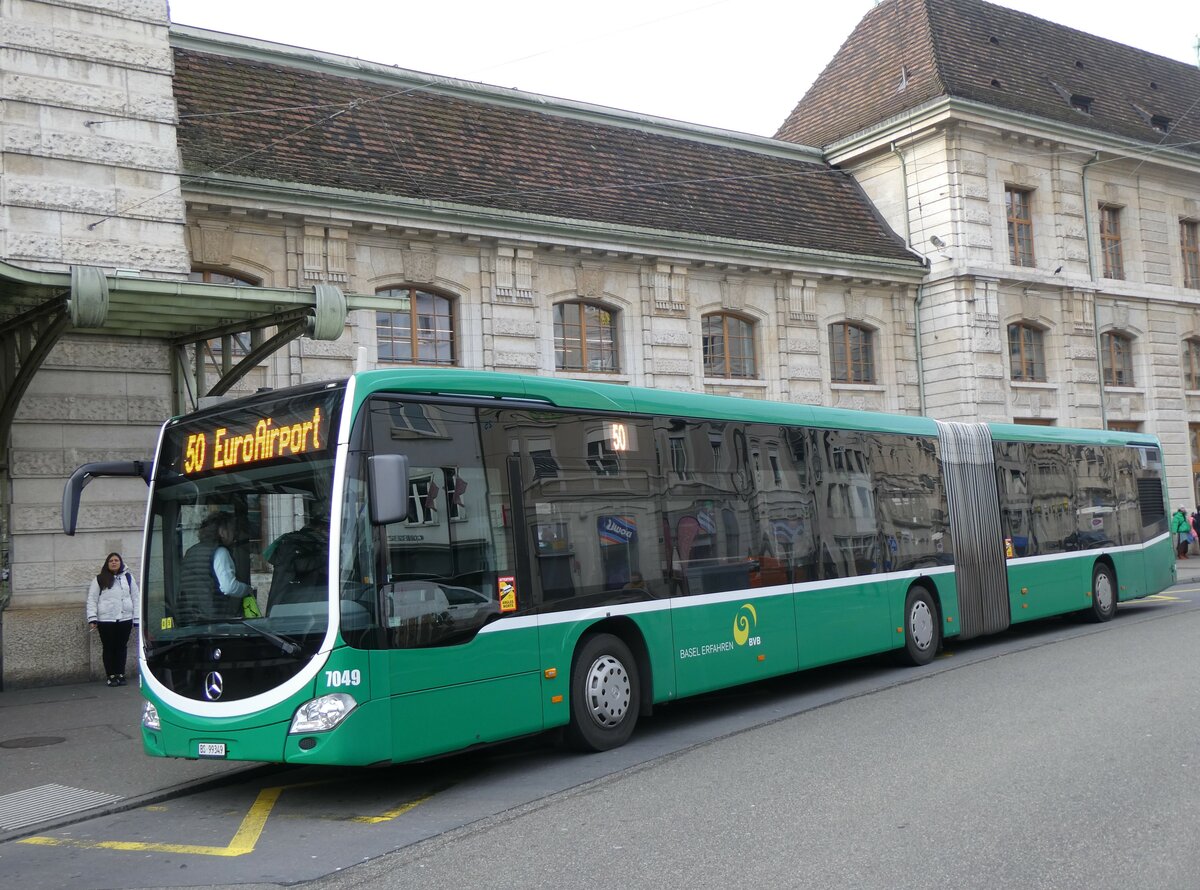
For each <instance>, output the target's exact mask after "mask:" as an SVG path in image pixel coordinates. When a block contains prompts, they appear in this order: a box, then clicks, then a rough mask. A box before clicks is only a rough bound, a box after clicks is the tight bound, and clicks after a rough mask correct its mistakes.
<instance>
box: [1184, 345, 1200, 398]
mask: <svg viewBox="0 0 1200 890" xmlns="http://www.w3.org/2000/svg"><path fill="white" fill-rule="evenodd" d="M1183 386H1184V389H1200V340H1184V341H1183Z"/></svg>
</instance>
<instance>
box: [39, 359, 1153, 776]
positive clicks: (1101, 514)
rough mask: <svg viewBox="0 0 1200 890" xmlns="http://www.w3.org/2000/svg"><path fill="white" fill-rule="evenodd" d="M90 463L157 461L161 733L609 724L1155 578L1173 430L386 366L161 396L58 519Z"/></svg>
mask: <svg viewBox="0 0 1200 890" xmlns="http://www.w3.org/2000/svg"><path fill="white" fill-rule="evenodd" d="M98 475H142V476H143V477H144V478H146V480H147V481H148V483H149V485H150V494H149V502H148V510H147V520H146V530H145V547H144V551H143V553H142V579H141V587H142V592H143V598H144V599H143V602H142V604H141V631H140V658H141V684H142V692H143V694H144V696H145V706H144V713H143V717H142V733H143V739H144V742H145V749H146V751H147V752H148V753H149V754H152V755H156V756H163V757H186V758H196V757H218V758H229V759H234V760H251V761H276V762H290V763H320V764H343V765H368V764H380V763H390V762H401V761H410V760H416V759H421V758H427V757H432V756H435V755H439V754H443V753H446V752H452V751H457V750H461V749H466V748H470V747H472V746H477V745H485V744H490V743H494V742H498V741H500V740H503V739H511V738H514V737H517V736H522V735H527V734H533V733H540V732H543V731H545V730H550V729H555V728H562V729H563V730H564V731H565V738H566V740H567V741H568V742H569V743H571V744H572V745H574V746H576V747H579V748H582V749H586V750H604V749H608V748H612V747H614V746H617V745H620V744H622V743H623V742H625V741H626V740H627V739H628V738H629V737H630V734H631V733H632V732H633V729H634V724H635V723H636V722H637V720H638V718H639V716H642V715H645V714H648V713H650V711H651V709H652V707H654V706H655V705H662V704H665V703H668V702H671V701H674V700H675V699H678V698H682V697H684V696H690V695H695V694H697V693H703V692H706V691H709V690H714V689H718V688H721V687H727V686H733V685H736V684H740V683H747V682H751V681H754V680H759V679H762V678H764V677H769V676H774V675H778V674H784V673H788V672H792V671H799V670H804V669H806V668H811V667H814V666H817V665H824V664H829V663H832V662H837V661H843V660H846V659H852V658H858V657H861V656H865V655H870V654H873V653H881V652H887V651H889V650H890V651H894V652H895V653H896V655H897V656H898V657H899V658H900V659H901V660H903V661H907V662H908V663H911V664H917V665H921V664H925V663H927V662H929V661H930V660H931V659H932V658H933V657H934V656H935V654H936V653H937V652H938V649H939V646H940V645H941V642H942V640H943V639H944V638H946V637H958V638H960V639H967V638H970V637H974V636H978V635H982V634H989V633H995V632H999V631H1002V630H1004V629H1005V628H1007V627H1009V625H1010V624H1013V623H1016V622H1021V621H1027V620H1030V619H1034V618H1042V617H1045V616H1048V615H1057V614H1063V613H1072V612H1077V613H1080V614H1082V615H1084V616H1087V617H1089V618H1091V619H1093V620H1096V621H1107V620H1108V619H1110V618H1112V616H1113V615H1114V614H1115V612H1116V609H1117V604H1118V602H1120V601H1123V600H1130V599H1134V598H1137V597H1144V596H1146V595H1148V594H1151V593H1154V592H1156V591H1159V590H1162V589H1164V588H1165V587H1167V586H1169V585H1170V584H1172V583H1173V582H1174V580H1175V561H1174V554H1173V550H1172V546H1171V542H1170V537H1169V534H1168V530H1167V514H1168V510H1167V507H1166V504H1167V500H1166V487H1165V483H1164V478H1163V466H1162V457H1161V449H1160V447H1159V444H1158V443H1157V442H1156V441H1154V440H1153V438H1152V437H1148V436H1142V435H1135V434H1127V433H1118V432H1107V431H1096V430H1073V429H1055V428H1043V427H1028V426H1010V425H995V424H944V423H938V422H936V421H933V420H929V419H927V418H922V417H909V416H888V415H883V414H872V413H862V412H854V411H845V410H836V409H824V408H818V407H809V406H802V405H791V404H787V405H784V404H776V403H772V402H766V401H754V400H744V399H734V398H726V397H719V396H709V395H702V394H691V393H677V392H662V391H656V390H648V389H636V388H633V387H627V386H619V385H608V384H594V383H584V382H577V381H571V380H560V379H548V378H540V377H524V376H512V375H504V374H497V373H487V372H473V371H456V370H446V369H440V370H434V369H429V370H421V369H408V370H384V371H372V372H366V373H361V374H356V375H354V376H353V377H351V378H349V379H348V380H342V381H339V382H334V383H328V384H322V385H311V386H302V387H297V388H294V389H289V390H282V391H270V392H263V393H259V394H257V395H254V396H252V397H249V398H244V399H241V400H238V401H233V402H228V403H226V404H223V405H221V406H219V407H214V408H210V409H206V410H201V411H197V412H195V413H193V414H189V415H187V416H185V417H179V418H176V419H173V420H171V421H169V422H167V423H166V424H165V425H164V427H163V429H162V434H161V438H160V441H159V444H158V452H157V455H156V456H155V458H154V461H153V463H152V464H149V463H145V464H143V463H115V464H114V463H108V464H97V465H89V466H85V467H81V468H80V469H79V470H78V471H77V472H76V475H75V477H73V479H72V481H71V482H70V483H69V484H68V486H67V490H66V492H65V493H64V499H63V500H64V525H65V526H66V527H67V528H68V531H73V530H74V524H75V517H76V515H77V511H78V503H79V496H80V491H81V489H82V487H83V485H84V484H86V482H87V481H88V480H89V479H90V478H93V477H95V476H98ZM221 525H223V526H224V530H223V531H222V532H221V534H220V535H219V536H214V534H212V533H208V534H206V531H205V530H206V529H210V528H214V527H216V526H221ZM219 551H224V553H223V555H221V554H220V553H219ZM221 562H223V563H224V568H223V570H222V568H221V566H220V565H218V564H219V563H221ZM214 566H216V569H215V570H214V568H213V567H214ZM222 574H223V575H224V578H222V577H221V576H222ZM232 576H236V577H232ZM234 580H236V581H237V582H239V584H233V583H232V581H234ZM251 589H252V591H253V592H251ZM239 591H240V592H239ZM231 594H232V595H231ZM246 596H249V597H251V599H246V598H245V597H246Z"/></svg>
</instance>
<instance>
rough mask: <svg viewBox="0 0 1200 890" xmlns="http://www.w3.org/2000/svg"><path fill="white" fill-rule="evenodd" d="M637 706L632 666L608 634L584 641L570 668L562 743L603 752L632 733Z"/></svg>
mask: <svg viewBox="0 0 1200 890" xmlns="http://www.w3.org/2000/svg"><path fill="white" fill-rule="evenodd" d="M640 706H641V687H640V685H639V682H638V667H637V662H636V661H635V660H634V658H633V653H632V652H630V651H629V647H628V646H626V645H625V643H624V642H622V641H621V639H620V638H618V637H615V636H613V635H612V634H596V635H595V636H591V637H587V638H586V639H585V640H584V641H583V643H582V644H581V645H580V647H579V649H578V651H577V652H576V654H575V661H574V663H573V664H572V666H571V720H570V722H569V723H568V724H567V733H566V738H567V743H568V744H569V745H570V746H571V747H572V748H575V749H576V750H579V751H607V750H609V749H610V748H616V747H619V746H620V745H623V744H625V742H627V741H628V740H629V737H630V735H632V734H633V727H634V725H635V724H636V723H637V718H638V709H639V707H640Z"/></svg>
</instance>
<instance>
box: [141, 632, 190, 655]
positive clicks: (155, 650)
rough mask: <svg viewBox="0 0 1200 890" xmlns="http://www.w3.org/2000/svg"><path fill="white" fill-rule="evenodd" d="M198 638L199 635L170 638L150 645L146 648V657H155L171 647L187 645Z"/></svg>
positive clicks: (168, 650)
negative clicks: (182, 638) (178, 638)
mask: <svg viewBox="0 0 1200 890" xmlns="http://www.w3.org/2000/svg"><path fill="white" fill-rule="evenodd" d="M200 639H201V638H200V637H188V638H187V639H186V640H171V641H170V642H168V643H162V644H161V645H158V646H151V647H149V648H148V649H147V650H146V658H157V657H158V656H160V655H163V654H164V653H166V652H170V651H171V650H172V649H178V648H179V647H180V646H184V645H187V644H188V643H195V642H197V641H199V640H200Z"/></svg>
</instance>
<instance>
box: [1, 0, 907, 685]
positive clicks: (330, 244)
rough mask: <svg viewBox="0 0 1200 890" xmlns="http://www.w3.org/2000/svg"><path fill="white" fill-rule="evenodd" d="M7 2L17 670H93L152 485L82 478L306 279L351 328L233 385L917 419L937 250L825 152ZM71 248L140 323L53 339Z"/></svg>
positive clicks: (123, 448)
mask: <svg viewBox="0 0 1200 890" xmlns="http://www.w3.org/2000/svg"><path fill="white" fill-rule="evenodd" d="M7 8H8V9H10V10H11V11H12V12H13V15H12V16H11V17H9V18H7V19H6V21H5V23H4V30H3V37H2V40H0V53H2V54H3V57H4V60H5V65H4V71H5V74H4V77H5V95H6V101H5V103H4V104H3V106H2V107H3V117H2V118H0V132H2V133H3V136H4V141H3V149H2V153H0V164H2V165H3V167H2V169H3V174H4V177H5V189H4V200H3V202H2V203H3V206H2V207H0V213H2V214H3V216H2V217H0V218H2V220H3V229H4V233H3V242H2V245H3V249H2V250H0V264H2V265H0V344H2V345H3V346H4V348H6V349H7V350H9V352H10V354H11V353H15V352H19V353H20V354H19V359H20V362H19V363H18V364H19V366H21V367H24V368H25V369H26V370H28V369H31V368H35V367H36V373H32V374H31V375H29V376H30V379H29V380H27V381H26V383H27V387H25V388H24V389H21V391H20V396H21V397H20V400H19V404H17V410H16V413H15V417H14V419H13V422H12V424H11V428H10V429H2V428H0V449H2V450H3V454H4V455H5V458H4V462H3V472H2V477H0V489H2V490H3V491H4V495H3V497H4V498H5V500H4V501H3V502H0V507H2V509H0V513H2V514H3V516H2V519H0V521H3V522H4V527H3V529H2V532H0V539H2V540H3V545H2V546H3V548H4V553H3V559H4V566H5V568H6V569H7V573H6V576H5V580H4V581H3V582H0V583H2V584H3V585H4V589H3V590H2V591H0V602H2V603H4V605H5V608H4V610H3V612H2V613H0V617H2V619H3V622H4V623H3V644H2V647H3V648H2V651H0V659H2V661H0V664H2V665H3V674H2V677H3V682H5V683H8V684H10V685H29V684H37V683H48V682H55V681H64V680H72V679H81V678H83V677H86V676H89V675H91V674H94V673H95V672H96V664H97V660H98V652H95V651H93V645H94V644H93V642H92V641H90V640H89V639H88V636H87V634H86V633H85V630H84V624H83V621H82V601H83V593H84V590H85V589H86V585H87V583H88V581H89V579H90V578H91V576H92V575H93V574H94V573H95V571H96V570H97V568H98V564H99V561H100V560H102V559H103V557H104V555H105V554H106V553H107V552H109V551H111V550H117V551H120V552H122V553H123V554H125V555H126V557H127V558H128V559H129V561H130V562H131V563H132V564H133V565H134V567H135V568H136V567H137V563H138V561H139V538H140V533H141V525H142V516H143V513H144V498H145V491H144V487H143V486H142V483H141V482H140V481H138V480H121V479H117V480H112V479H102V480H100V481H97V482H95V483H93V484H92V485H91V486H90V487H89V488H88V489H87V492H86V493H85V495H84V505H83V509H82V511H81V515H80V521H79V528H80V533H79V534H78V535H77V536H75V537H73V538H72V537H66V536H64V535H63V534H62V532H61V526H60V523H61V516H60V510H59V504H60V501H61V496H62V487H63V483H64V481H65V478H66V476H67V475H68V474H69V473H70V472H71V471H72V469H73V468H74V467H75V466H77V465H78V464H80V463H83V462H86V461H90V460H100V459H122V458H125V459H128V458H135V459H136V458H143V457H147V456H149V454H150V453H151V451H152V449H153V446H154V441H155V436H156V432H157V427H158V425H159V424H160V423H161V422H162V421H163V420H164V419H165V418H166V417H168V416H170V415H171V414H172V413H176V412H179V411H184V410H189V409H190V408H193V407H195V406H196V405H197V404H198V400H199V399H200V398H201V397H202V396H204V395H205V393H206V392H208V389H209V382H210V381H212V380H214V379H216V378H221V379H222V380H226V377H225V376H224V375H228V374H229V371H230V368H231V365H233V364H235V363H236V362H237V361H239V360H240V358H241V357H242V356H243V355H245V354H246V353H247V352H249V351H253V350H254V349H255V348H256V347H257V346H258V344H260V343H262V342H263V338H269V337H271V336H272V335H273V334H274V333H275V332H276V330H278V329H280V328H282V327H283V326H284V325H285V324H292V323H293V322H294V319H292V316H291V315H289V314H288V313H287V312H286V311H284V310H286V309H287V307H288V305H290V303H289V301H302V299H305V298H306V299H308V301H309V304H311V303H312V297H311V296H307V297H306V295H307V294H309V292H310V291H311V290H312V289H313V288H314V287H317V288H334V289H337V290H338V291H339V292H344V294H345V300H346V305H347V306H348V308H349V310H350V311H349V313H348V316H347V317H346V319H345V323H344V328H339V330H338V333H339V334H340V336H336V337H333V338H328V339H315V338H313V337H300V338H298V339H294V340H292V341H291V342H289V343H287V344H286V345H284V346H282V347H281V348H280V349H278V350H277V351H275V352H274V353H273V354H271V355H270V356H269V357H267V358H265V359H264V360H263V361H262V362H261V363H260V364H259V365H258V366H257V367H256V368H255V369H254V370H253V371H252V372H251V373H250V374H248V375H246V376H244V377H242V378H240V379H239V381H238V382H237V383H236V384H235V385H234V386H232V387H231V388H230V389H229V391H230V392H233V393H236V392H241V391H251V390H253V389H254V388H257V387H259V386H271V387H280V386H286V385H289V384H293V383H299V382H302V381H312V380H319V379H327V378H331V377H337V376H341V375H344V374H346V373H348V372H349V371H351V370H352V369H354V368H355V367H375V366H378V365H380V364H390V363H395V364H398V365H403V364H410V363H413V362H414V361H415V362H417V363H421V364H429V363H433V364H447V365H453V366H457V367H466V368H480V369H489V370H504V371H515V372H524V373H534V374H541V375H559V376H564V377H571V378H578V379H590V380H602V381H604V382H623V383H629V384H636V385H644V386H652V387H656V388H659V389H668V390H679V391H697V390H704V391H708V392H714V393H725V394H730V395H735V396H742V397H745V398H760V399H773V400H782V401H795V402H802V403H812V404H829V405H842V406H847V407H854V408H871V409H880V410H890V411H900V412H912V411H915V410H917V406H918V386H917V370H916V363H915V360H914V355H915V350H914V348H913V342H914V341H913V337H914V333H915V320H916V316H915V312H914V310H915V307H916V297H917V295H918V289H919V285H920V282H921V279H922V276H923V275H924V271H925V270H924V266H923V264H922V262H921V261H920V259H919V258H918V257H916V256H915V255H914V254H913V253H912V251H910V250H909V249H908V248H907V247H906V245H905V244H904V242H903V241H902V239H900V238H899V237H898V236H897V235H896V234H895V233H894V232H893V231H892V230H891V229H890V228H889V227H888V226H887V224H886V223H885V222H884V221H883V219H882V218H881V217H880V216H879V214H878V213H877V212H876V211H875V209H874V208H873V207H872V205H871V203H870V202H869V201H868V200H867V199H866V196H865V194H864V192H863V191H862V189H861V188H860V187H859V186H858V185H857V184H856V183H855V182H854V181H853V180H852V179H851V178H850V177H848V176H847V175H846V174H844V173H842V172H840V171H838V170H836V169H834V168H832V167H831V166H830V165H829V164H828V163H827V162H826V161H825V160H824V159H823V158H822V156H821V154H820V152H818V151H816V150H814V149H811V148H806V147H803V146H797V145H793V144H789V143H785V142H780V141H776V140H769V139H761V138H757V137H750V136H744V135H740V134H734V133H728V132H724V131H720V130H714V129H711V128H703V127H694V126H689V125H685V124H678V123H675V122H669V121H663V120H657V119H653V118H646V117H643V116H639V115H635V114H628V113H623V112H616V111H612V110H610V109H602V108H596V107H593V106H587V105H582V104H578V103H571V102H564V101H561V100H549V99H546V98H545V97H539V96H530V95H526V94H522V93H518V92H515V91H511V90H502V89H497V88H492V87H487V86H483V85H480V84H473V83H463V82H459V81H452V80H448V79H445V78H437V77H429V76H425V75H417V74H414V73H412V72H406V71H402V70H399V69H395V68H393V67H390V66H382V65H373V64H370V63H367V62H362V61H360V60H355V59H346V58H341V57H336V56H329V55H326V54H322V53H319V52H315V51H310V50H299V49H295V48H290V47H282V46H277V45H273V44H269V43H265V42H262V41H255V40H248V39H241V38H231V37H229V36H228V35H217V34H211V33H206V32H201V31H196V30H192V29H185V28H178V27H173V26H171V25H170V23H169V22H168V19H167V9H166V4H165V3H164V2H162V0H103V2H101V0H95V2H70V3H67V2H58V0H12V2H11V3H9V4H8V7H7ZM84 46H87V47H88V50H87V52H86V53H84V52H82V51H81V47H84ZM95 47H99V49H96V50H95V51H94V49H93V48H95ZM85 84H100V85H101V86H86V85H85ZM80 266H87V267H92V268H97V269H99V270H100V272H101V277H102V279H103V281H104V282H106V285H105V290H106V293H107V292H111V294H112V295H113V300H114V303H115V302H119V301H120V300H123V301H124V303H123V304H122V305H123V306H124V307H125V310H124V312H125V314H124V315H122V316H121V321H120V323H118V322H117V321H114V320H113V318H112V317H111V314H110V317H109V319H108V320H107V321H104V322H98V323H93V325H92V326H91V327H90V328H89V327H87V325H86V324H83V323H76V324H74V326H68V327H66V328H65V329H64V330H63V331H62V332H61V333H56V334H54V335H53V337H52V336H51V334H50V333H49V332H50V331H51V330H57V329H51V328H50V327H48V326H45V327H39V326H38V325H37V324H34V323H33V322H30V321H29V318H30V315H29V313H32V312H36V311H39V307H43V308H44V307H45V306H47V305H50V304H53V303H54V300H56V299H60V297H61V294H60V291H61V290H62V289H65V287H66V284H67V283H69V282H70V281H71V280H72V279H71V278H70V277H69V275H70V273H72V270H74V269H76V268H77V267H80ZM71 293H72V294H74V291H71ZM56 294H58V295H57V296H56ZM139 301H140V302H139ZM318 302H319V301H318ZM250 304H254V305H255V306H258V307H259V308H258V309H256V310H255V312H257V316H256V318H257V320H256V318H252V317H251V316H252V315H254V313H253V312H251V311H250V310H249V309H244V308H243V307H244V306H249V305H250ZM272 307H273V308H272ZM135 310H140V311H135ZM64 311H65V310H64ZM271 311H274V312H275V313H276V315H275V316H272V315H270V312H271ZM276 317H277V319H278V322H279V324H278V325H276V326H275V327H271V326H266V327H264V326H263V324H262V319H263V318H266V319H268V320H269V319H271V318H276ZM23 319H24V320H23ZM252 322H253V323H252ZM255 325H257V326H255ZM21 332H23V333H24V334H30V333H31V332H32V333H33V334H35V335H37V336H40V337H41V338H42V340H43V341H44V342H45V343H46V344H48V345H52V348H51V349H49V351H48V354H47V355H45V356H44V357H41V356H37V355H36V350H33V351H30V350H28V349H27V348H26V347H24V346H21V343H22V342H24V341H21V340H20V335H22V334H21ZM414 332H415V333H414ZM835 332H836V336H835ZM189 338H190V340H189ZM27 339H28V338H27ZM35 358H36V359H38V361H34V359H35ZM21 363H23V365H22V364H21ZM197 368H198V369H199V370H197ZM229 379H232V378H229ZM0 382H3V383H4V385H5V387H6V389H5V392H6V393H8V394H9V395H11V394H12V393H13V392H16V391H17V389H18V388H17V387H15V386H14V382H13V379H11V378H0Z"/></svg>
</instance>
